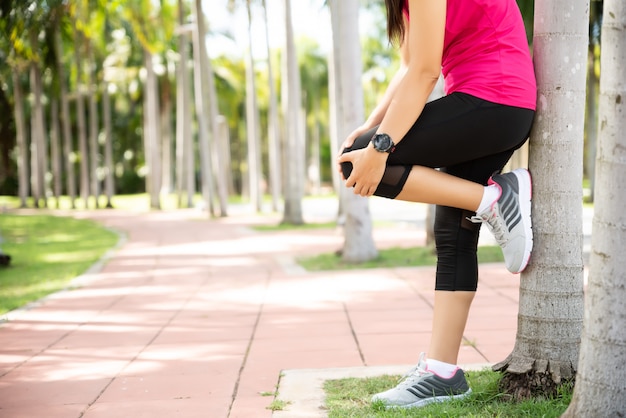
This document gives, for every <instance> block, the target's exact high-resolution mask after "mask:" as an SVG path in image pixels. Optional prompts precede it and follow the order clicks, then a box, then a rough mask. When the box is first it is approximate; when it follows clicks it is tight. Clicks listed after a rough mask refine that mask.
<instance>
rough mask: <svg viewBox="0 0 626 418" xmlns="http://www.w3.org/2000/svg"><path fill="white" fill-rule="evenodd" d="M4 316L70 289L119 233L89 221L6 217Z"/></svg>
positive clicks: (0, 226)
mask: <svg viewBox="0 0 626 418" xmlns="http://www.w3.org/2000/svg"><path fill="white" fill-rule="evenodd" d="M0 234H1V236H2V238H3V243H2V244H0V248H2V251H3V252H4V253H5V254H8V255H10V256H11V264H10V266H8V267H0V314H4V313H6V312H8V311H10V310H13V309H16V308H19V307H21V306H23V305H25V304H27V303H29V302H33V301H35V300H37V299H40V298H42V297H44V296H46V295H48V294H50V293H53V292H56V291H58V290H61V289H64V288H66V287H67V286H68V285H69V283H70V281H71V280H72V279H74V278H75V277H77V276H80V275H81V274H83V273H84V272H85V271H87V270H88V269H89V267H90V266H91V265H93V264H94V263H95V262H96V261H98V260H99V259H100V258H101V257H102V256H103V255H104V253H106V251H107V250H109V249H110V248H112V247H113V246H115V244H116V243H117V241H118V239H119V238H118V235H117V234H116V233H114V232H112V231H110V230H108V229H105V228H103V227H102V226H100V225H98V224H97V223H95V222H92V221H89V220H78V219H73V218H65V217H56V216H51V215H32V216H30V215H14V214H0Z"/></svg>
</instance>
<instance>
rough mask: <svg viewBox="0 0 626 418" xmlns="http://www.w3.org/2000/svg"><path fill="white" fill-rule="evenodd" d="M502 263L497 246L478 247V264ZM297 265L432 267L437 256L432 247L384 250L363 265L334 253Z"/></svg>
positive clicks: (312, 268) (324, 268)
mask: <svg viewBox="0 0 626 418" xmlns="http://www.w3.org/2000/svg"><path fill="white" fill-rule="evenodd" d="M502 261H504V258H503V256H502V251H501V250H500V247H498V246H491V245H489V246H480V247H478V262H479V263H499V262H502ZM298 263H299V264H300V265H301V266H302V267H304V268H305V269H306V270H308V271H327V270H348V269H368V268H381V267H387V268H390V267H418V266H433V265H435V264H436V263H437V256H436V254H435V251H434V249H433V248H432V247H408V248H400V247H393V248H386V249H383V250H379V251H378V257H377V258H375V259H374V260H370V261H366V262H363V263H348V262H345V261H343V260H342V259H341V256H339V255H338V254H336V253H325V254H319V255H315V256H312V257H301V258H298Z"/></svg>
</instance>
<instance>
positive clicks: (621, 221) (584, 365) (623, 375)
mask: <svg viewBox="0 0 626 418" xmlns="http://www.w3.org/2000/svg"><path fill="white" fill-rule="evenodd" d="M601 66H602V74H601V76H600V100H599V115H600V119H599V125H600V126H599V131H598V144H599V146H598V154H597V161H596V168H597V171H596V185H597V187H596V195H595V196H596V197H595V210H594V218H593V235H592V243H591V257H590V269H589V283H588V286H587V294H586V312H585V319H584V326H583V332H582V342H581V346H580V359H579V362H578V374H577V376H576V386H575V388H574V396H573V398H572V402H571V403H570V406H569V408H568V409H567V411H566V413H565V414H564V415H563V416H564V417H577V418H578V417H581V418H585V417H590V418H591V417H594V418H595V417H623V416H624V414H625V413H626V367H624V364H626V327H625V326H624V324H626V271H625V270H624V254H626V240H625V239H624V238H625V237H626V212H625V211H624V208H626V182H624V181H623V179H624V177H625V176H626V137H624V131H625V130H626V104H625V103H624V98H626V84H625V83H624V80H626V5H625V4H624V2H623V0H605V2H604V17H603V23H602V58H601Z"/></svg>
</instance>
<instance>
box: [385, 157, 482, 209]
mask: <svg viewBox="0 0 626 418" xmlns="http://www.w3.org/2000/svg"><path fill="white" fill-rule="evenodd" d="M483 192H484V187H483V185H482V184H479V183H475V182H473V181H468V180H465V179H462V178H460V177H456V176H452V175H450V174H448V173H445V172H443V171H437V170H435V169H432V168H429V167H423V166H419V165H417V166H413V167H411V172H410V173H409V176H408V178H407V180H406V183H404V187H403V188H402V191H401V192H400V193H399V194H398V195H397V196H396V199H398V200H405V201H408V202H420V203H432V204H436V205H442V206H452V207H455V208H460V209H465V210H468V211H471V212H475V211H476V209H478V205H479V204H480V200H481V199H482V197H483ZM470 216H471V215H470Z"/></svg>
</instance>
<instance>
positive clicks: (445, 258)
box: [407, 151, 512, 364]
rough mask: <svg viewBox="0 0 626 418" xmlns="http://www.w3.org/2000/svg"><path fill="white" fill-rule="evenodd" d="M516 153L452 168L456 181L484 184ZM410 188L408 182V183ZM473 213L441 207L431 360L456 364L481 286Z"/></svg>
mask: <svg viewBox="0 0 626 418" xmlns="http://www.w3.org/2000/svg"><path fill="white" fill-rule="evenodd" d="M511 155H512V152H510V151H509V152H504V153H500V154H496V155H492V156H489V157H485V158H481V159H478V160H475V161H470V162H467V163H464V164H458V165H456V166H453V167H448V168H447V169H446V171H447V172H448V173H450V174H452V175H454V176H455V177H459V178H463V179H466V180H468V181H472V182H475V184H484V183H486V182H487V180H488V179H489V177H490V175H491V173H492V172H494V171H498V170H501V169H502V167H503V166H504V165H505V164H506V162H507V161H508V160H509V158H510V157H511ZM407 184H408V182H407ZM472 215H473V213H471V212H468V211H466V210H462V209H458V208H455V207H450V206H437V210H436V214H435V242H436V246H437V273H436V284H435V303H434V312H433V327H432V338H431V342H430V347H429V349H428V358H429V359H434V360H438V361H442V362H444V363H449V364H456V363H457V361H458V354H459V349H460V346H461V341H462V339H463V333H464V330H465V324H466V323H467V318H468V315H469V309H470V306H471V303H472V300H473V299H474V294H475V292H476V288H477V285H478V260H477V256H476V251H477V247H478V238H479V232H480V225H479V224H474V223H472V222H469V221H468V220H467V218H468V217H470V216H472Z"/></svg>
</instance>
